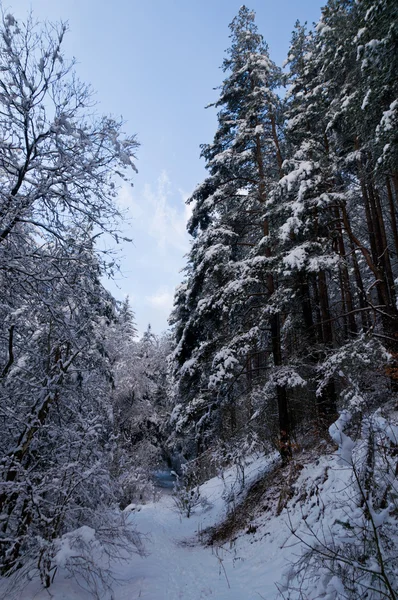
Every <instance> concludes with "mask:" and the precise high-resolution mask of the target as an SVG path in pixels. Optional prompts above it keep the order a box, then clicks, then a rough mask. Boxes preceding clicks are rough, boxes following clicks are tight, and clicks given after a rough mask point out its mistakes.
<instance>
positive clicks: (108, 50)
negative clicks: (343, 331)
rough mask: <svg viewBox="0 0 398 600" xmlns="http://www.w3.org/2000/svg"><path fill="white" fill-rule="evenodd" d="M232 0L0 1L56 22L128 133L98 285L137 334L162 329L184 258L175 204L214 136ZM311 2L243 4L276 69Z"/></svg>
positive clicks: (181, 208) (104, 109)
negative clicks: (107, 274) (116, 226)
mask: <svg viewBox="0 0 398 600" xmlns="http://www.w3.org/2000/svg"><path fill="white" fill-rule="evenodd" d="M241 4H242V0H237V1H235V0H140V1H138V0H113V1H111V0H13V1H12V2H7V1H6V0H3V7H4V9H5V11H7V12H12V13H13V14H14V15H15V16H16V17H19V18H25V17H26V14H27V11H28V10H29V9H30V8H32V9H33V13H34V16H35V17H36V18H37V19H38V20H44V19H48V20H51V21H57V20H60V19H62V20H64V21H68V22H69V28H70V31H69V33H68V35H67V37H66V39H65V46H64V47H65V53H66V54H67V56H69V57H72V56H75V57H76V58H77V61H78V65H77V71H78V74H79V76H80V78H81V79H82V80H84V81H85V82H87V83H90V84H91V85H92V87H93V89H94V90H96V98H97V100H98V102H99V105H98V110H99V112H101V113H112V114H113V115H115V116H117V117H119V116H121V115H122V116H123V118H124V119H125V121H126V125H125V130H126V132H128V133H136V134H137V137H138V140H139V141H140V143H141V147H140V149H139V151H138V161H137V168H138V171H139V173H138V175H135V176H134V187H133V188H131V187H130V186H125V187H123V188H122V189H121V190H120V195H119V202H120V204H121V206H123V207H125V208H128V209H129V212H130V220H129V221H126V222H125V224H124V231H125V234H126V235H127V236H128V237H130V238H133V240H134V242H133V244H125V245H123V247H122V248H121V249H120V250H121V267H122V271H123V277H118V278H117V281H116V282H107V283H106V285H107V286H108V287H109V288H110V289H111V291H112V293H113V294H114V295H115V296H116V297H117V298H119V299H122V298H123V297H124V296H125V295H126V294H129V295H130V298H131V301H132V306H133V309H134V310H135V313H136V320H137V324H138V328H139V330H140V331H141V332H142V331H143V330H144V329H145V328H146V326H147V324H148V323H149V322H150V323H151V324H152V327H153V329H154V331H156V332H160V331H161V330H163V329H165V328H166V327H167V316H168V314H169V312H170V308H171V305H172V297H173V292H174V289H175V286H176V285H178V283H179V282H180V281H181V278H182V274H181V273H180V270H181V268H182V267H183V266H184V258H183V257H184V254H185V253H186V252H187V251H188V249H189V240H188V236H187V234H186V232H185V224H186V220H187V217H188V215H189V210H188V207H187V206H186V205H185V204H184V201H185V199H186V198H187V197H188V196H189V195H190V193H191V192H192V191H193V189H194V188H195V186H196V185H197V184H198V183H199V182H200V181H201V180H202V179H203V178H204V176H205V170H204V165H203V161H202V160H200V158H199V154H200V149H199V145H200V144H201V143H208V142H211V140H212V138H213V135H214V132H215V129H216V114H215V110H214V109H207V110H205V109H204V107H205V106H206V105H207V104H209V103H210V102H212V101H214V100H215V99H216V98H217V91H215V90H214V88H215V87H217V86H218V85H220V83H221V81H222V79H223V72H222V71H221V69H220V65H221V63H222V60H223V57H224V51H225V49H226V48H228V46H229V39H228V36H229V29H228V24H229V23H230V22H231V21H232V19H233V17H234V16H235V15H236V14H237V12H238V10H239V8H240V6H241ZM323 4H324V2H321V1H320V0H276V1H275V0H272V1H271V0H251V1H250V2H247V6H248V7H249V8H251V9H253V10H254V11H255V12H256V14H257V24H258V27H259V30H260V32H261V33H262V34H263V36H264V38H265V39H266V41H267V42H268V44H269V47H270V54H271V58H272V59H273V60H274V61H275V62H276V63H278V64H282V62H283V61H284V60H285V57H286V54H287V51H288V47H289V41H290V35H291V31H292V29H293V26H294V23H295V21H296V19H300V21H308V22H309V23H312V22H313V21H316V20H317V19H318V18H319V15H320V10H321V6H322V5H323Z"/></svg>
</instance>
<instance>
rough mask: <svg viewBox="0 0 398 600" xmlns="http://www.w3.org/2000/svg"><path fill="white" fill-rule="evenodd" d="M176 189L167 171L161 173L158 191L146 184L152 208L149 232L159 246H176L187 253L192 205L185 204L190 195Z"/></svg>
mask: <svg viewBox="0 0 398 600" xmlns="http://www.w3.org/2000/svg"><path fill="white" fill-rule="evenodd" d="M176 191H177V194H178V196H179V198H178V203H176V200H175V196H176V195H177V194H176ZM176 191H175V190H173V189H172V185H171V182H170V179H169V177H168V175H167V173H166V171H162V173H161V174H160V176H159V178H158V180H157V184H156V191H153V188H152V186H150V185H146V186H145V189H144V197H145V200H146V203H147V205H148V206H149V207H150V208H151V215H150V220H149V233H150V235H151V236H152V237H153V238H154V239H155V240H156V242H157V245H158V247H159V248H161V249H167V248H174V249H175V250H178V251H180V252H182V253H184V254H185V253H186V252H187V251H188V250H189V237H188V233H187V231H186V225H187V221H188V219H189V217H190V214H191V207H190V206H187V205H186V204H185V199H186V197H187V196H188V195H187V194H185V193H184V192H183V190H181V189H177V190H176ZM173 200H174V203H173ZM183 202H184V204H183Z"/></svg>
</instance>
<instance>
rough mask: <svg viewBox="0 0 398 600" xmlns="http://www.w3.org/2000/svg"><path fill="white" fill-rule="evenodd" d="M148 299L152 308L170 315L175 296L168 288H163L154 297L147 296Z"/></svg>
mask: <svg viewBox="0 0 398 600" xmlns="http://www.w3.org/2000/svg"><path fill="white" fill-rule="evenodd" d="M146 299H147V301H148V303H149V304H150V305H151V306H152V308H154V309H155V310H158V311H161V312H162V313H164V314H166V315H168V314H170V311H171V309H172V307H173V299H174V294H173V293H172V292H170V290H168V289H167V288H165V287H162V288H160V289H158V290H157V291H156V292H155V293H154V294H153V295H152V296H147V297H146Z"/></svg>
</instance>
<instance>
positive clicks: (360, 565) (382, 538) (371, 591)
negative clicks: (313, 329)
mask: <svg viewBox="0 0 398 600" xmlns="http://www.w3.org/2000/svg"><path fill="white" fill-rule="evenodd" d="M350 427H351V429H352V431H349V428H350ZM355 429H358V423H353V422H352V416H351V414H350V413H349V412H348V411H343V412H342V413H341V415H340V417H339V419H338V420H337V421H336V422H335V423H333V424H332V426H331V427H330V430H329V431H330V435H331V437H332V439H333V440H334V442H335V443H336V444H337V445H338V451H337V456H338V461H337V462H338V466H339V468H341V469H342V474H341V477H345V478H346V486H345V489H344V490H343V492H341V491H340V492H339V493H340V495H341V497H340V498H338V499H336V498H330V505H329V506H328V510H329V511H330V506H332V505H333V503H334V504H335V505H336V511H335V512H334V513H332V514H334V515H335V518H334V520H333V521H331V520H325V519H323V516H322V515H321V516H320V517H319V518H318V520H317V521H316V522H314V521H313V520H311V519H310V518H309V515H303V521H304V523H303V524H302V525H300V526H298V527H297V526H296V527H293V525H292V533H293V534H294V535H295V536H296V538H298V540H299V541H300V543H301V545H302V547H303V548H304V551H303V554H302V555H301V556H300V557H299V558H298V560H297V562H296V564H295V565H294V566H293V567H292V568H291V569H289V570H288V572H287V573H286V578H285V581H284V585H283V586H281V587H280V591H281V595H282V596H283V597H284V598H296V597H300V598H305V599H306V600H307V599H308V600H315V599H318V598H324V599H327V600H340V599H341V598H346V599H347V600H357V599H358V598H360V597H363V598H369V599H371V600H381V599H382V598H388V599H389V600H396V599H397V597H398V595H397V586H398V577H397V571H396V564H397V560H398V544H397V539H398V485H397V473H398V458H397V457H398V452H397V447H398V425H397V424H396V423H394V422H393V421H392V419H391V418H386V417H384V416H382V415H381V412H380V411H377V412H376V413H373V414H372V415H370V416H367V417H366V418H364V419H363V420H362V424H361V429H360V434H359V435H358V437H357V439H356V440H354V439H353V437H351V436H352V435H353V432H355ZM321 512H322V511H321ZM336 514H337V516H336ZM297 593H298V594H299V595H298V596H297Z"/></svg>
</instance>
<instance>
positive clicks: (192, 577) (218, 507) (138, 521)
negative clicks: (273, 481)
mask: <svg viewBox="0 0 398 600" xmlns="http://www.w3.org/2000/svg"><path fill="white" fill-rule="evenodd" d="M332 462H333V461H331V459H330V458H327V457H323V458H322V459H320V460H319V461H317V463H316V465H308V466H306V467H305V468H304V469H303V470H302V472H301V474H300V477H299V480H298V482H297V484H298V485H302V484H306V486H307V489H311V488H314V484H316V485H315V488H316V489H318V487H317V486H319V485H323V487H324V490H323V492H322V493H323V500H322V502H321V503H319V502H318V501H317V499H316V497H315V496H311V494H309V496H308V498H307V500H306V501H305V502H304V504H302V503H296V504H294V505H293V506H291V507H290V509H289V516H290V518H291V519H292V520H293V522H294V524H295V527H296V526H298V525H299V524H300V523H302V521H303V511H305V512H306V513H307V515H308V519H307V522H309V523H311V524H314V525H315V524H316V523H317V521H318V519H319V516H320V514H321V513H322V511H323V501H325V502H329V501H331V500H334V499H335V498H337V499H338V498H339V497H341V495H342V493H344V488H345V487H346V485H347V481H346V480H345V478H346V475H345V473H344V472H343V471H344V470H343V471H342V470H341V468H338V469H337V468H336V466H335V468H334V469H332V470H330V466H331V464H332ZM271 464H272V460H270V459H267V458H265V457H262V458H258V459H256V460H254V461H253V463H252V464H251V465H250V466H249V467H248V472H247V473H246V477H247V483H248V484H249V483H250V481H251V482H253V481H255V480H256V479H257V477H258V476H259V475H260V474H261V473H266V472H267V471H268V470H269V468H270V466H271ZM326 468H327V469H329V477H328V478H327V481H326V480H325V477H324V473H325V469H326ZM321 481H324V482H325V483H324V484H321V483H320V482H321ZM300 482H301V483H300ZM305 482H307V483H305ZM311 482H312V483H311ZM235 484H236V473H235V472H234V471H233V470H231V471H230V472H229V475H227V476H226V477H225V478H224V480H221V479H220V478H214V479H211V480H210V481H208V482H207V483H205V484H204V485H203V486H202V487H201V494H202V496H205V497H206V498H207V500H208V506H207V507H206V508H203V507H199V508H197V509H196V510H195V512H194V513H193V514H192V516H191V517H190V518H189V519H187V518H186V517H181V515H180V514H179V512H178V511H177V509H176V506H175V503H174V499H173V497H172V496H170V495H167V494H165V495H163V496H162V497H161V499H160V500H159V501H158V502H156V503H150V504H146V505H144V506H141V507H139V508H140V509H139V510H137V511H134V512H132V513H131V516H130V517H129V519H131V523H132V525H133V526H134V527H135V528H136V529H137V530H138V531H140V532H141V533H142V534H143V535H144V536H145V548H146V552H147V556H145V557H140V556H139V555H133V556H132V557H131V558H130V559H129V560H128V561H126V562H123V563H117V564H112V565H111V566H112V572H113V573H114V575H115V577H116V578H117V579H118V580H119V581H120V582H121V583H120V585H116V586H115V587H114V592H113V594H112V596H111V597H110V596H109V594H106V595H103V596H101V600H206V599H208V598H210V599H211V600H261V599H265V600H276V598H280V596H278V590H277V585H276V584H277V583H278V582H280V581H281V580H282V578H283V573H284V571H285V570H286V568H289V565H291V563H292V561H293V562H294V561H295V560H296V559H297V556H298V555H299V554H301V551H302V549H300V547H298V546H297V540H295V539H294V537H293V536H292V534H291V532H290V530H289V526H288V518H287V514H286V513H282V514H281V515H280V516H273V514H272V512H269V511H268V512H267V511H266V512H264V513H263V514H262V515H261V514H260V515H259V517H258V518H257V520H256V521H255V522H254V523H255V526H256V527H255V528H254V532H252V533H245V532H242V533H241V534H240V535H239V537H238V538H237V539H236V541H235V542H234V543H233V544H230V543H229V542H228V543H226V544H225V545H224V546H222V547H218V548H211V547H205V546H202V545H201V544H200V543H199V541H198V533H200V532H201V531H203V530H204V529H206V528H207V527H209V526H212V525H214V524H216V523H218V522H220V521H222V520H223V517H225V514H226V510H227V507H226V503H225V500H224V499H223V497H224V496H225V494H224V493H223V492H225V489H227V490H230V489H231V487H232V486H234V485H235ZM332 504H333V503H332ZM332 504H331V513H330V515H329V524H331V523H333V522H334V521H335V518H336V516H337V515H341V509H339V510H340V512H338V513H334V512H333V510H334V509H333V507H332ZM332 509H333V510H332ZM292 597H293V596H292ZM18 598H19V599H20V600H49V598H52V599H53V600H92V596H90V595H89V594H88V593H87V592H86V591H84V590H82V589H81V588H79V586H78V585H77V584H76V582H75V581H74V580H71V579H66V578H65V577H63V576H62V573H61V572H59V574H58V575H57V578H56V580H55V582H54V584H53V586H52V587H51V589H50V594H49V593H48V592H47V591H45V590H42V589H40V584H39V582H37V580H36V581H34V582H31V583H30V584H29V585H28V587H26V588H25V590H24V591H23V593H22V594H21V595H20V596H19V597H18ZM7 600H8V598H7Z"/></svg>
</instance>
